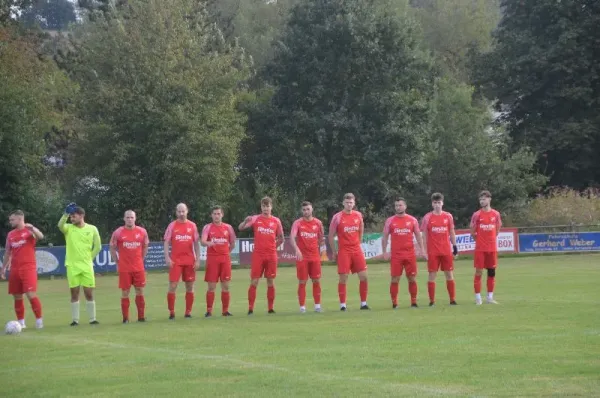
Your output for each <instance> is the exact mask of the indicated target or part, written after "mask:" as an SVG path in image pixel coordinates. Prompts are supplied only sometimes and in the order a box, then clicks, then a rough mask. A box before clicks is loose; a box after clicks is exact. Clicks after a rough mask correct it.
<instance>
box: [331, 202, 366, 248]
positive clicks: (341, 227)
mask: <svg viewBox="0 0 600 398" xmlns="http://www.w3.org/2000/svg"><path fill="white" fill-rule="evenodd" d="M362 223H363V217H362V214H361V213H360V212H358V211H355V210H352V212H351V213H345V212H343V211H340V212H339V213H336V214H335V215H334V216H333V219H332V220H331V225H330V226H329V230H330V231H332V230H333V231H335V232H336V233H337V237H338V250H340V251H342V250H343V251H346V252H355V251H358V250H362V249H361V247H360V244H361V241H360V239H361V232H362Z"/></svg>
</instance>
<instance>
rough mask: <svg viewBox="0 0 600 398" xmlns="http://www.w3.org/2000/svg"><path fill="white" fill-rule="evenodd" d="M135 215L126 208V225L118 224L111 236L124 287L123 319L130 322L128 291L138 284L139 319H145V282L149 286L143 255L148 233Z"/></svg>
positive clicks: (145, 249)
mask: <svg viewBox="0 0 600 398" xmlns="http://www.w3.org/2000/svg"><path fill="white" fill-rule="evenodd" d="M135 220H136V215H135V212H134V211H133V210H127V211H126V212H125V215H124V216H123V221H124V222H125V225H124V226H122V227H119V228H117V230H116V231H115V232H114V233H113V234H112V238H111V239H110V255H111V256H112V259H113V261H114V262H115V263H116V264H117V272H118V273H119V289H121V312H122V314H123V323H129V293H130V291H131V286H133V287H134V288H135V304H136V307H137V313H138V322H145V321H146V317H145V315H144V312H145V307H146V301H145V299H144V286H146V271H145V270H144V258H146V254H148V243H149V239H148V233H147V232H146V230H145V229H144V228H142V227H138V226H137V225H135Z"/></svg>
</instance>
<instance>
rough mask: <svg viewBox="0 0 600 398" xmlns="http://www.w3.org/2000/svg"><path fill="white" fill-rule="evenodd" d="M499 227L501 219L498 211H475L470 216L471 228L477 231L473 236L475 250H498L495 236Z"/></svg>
mask: <svg viewBox="0 0 600 398" xmlns="http://www.w3.org/2000/svg"><path fill="white" fill-rule="evenodd" d="M501 227H502V219H501V218H500V213H498V212H497V211H496V210H494V209H491V210H490V211H483V210H478V211H476V212H475V213H474V214H473V217H471V228H474V229H475V232H476V233H477V235H476V236H475V251H478V252H495V251H498V245H497V237H498V233H499V232H500V228H501Z"/></svg>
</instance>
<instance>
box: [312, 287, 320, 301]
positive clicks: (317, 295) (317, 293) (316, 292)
mask: <svg viewBox="0 0 600 398" xmlns="http://www.w3.org/2000/svg"><path fill="white" fill-rule="evenodd" d="M313 299H314V300H315V304H321V284H320V283H319V282H315V283H313Z"/></svg>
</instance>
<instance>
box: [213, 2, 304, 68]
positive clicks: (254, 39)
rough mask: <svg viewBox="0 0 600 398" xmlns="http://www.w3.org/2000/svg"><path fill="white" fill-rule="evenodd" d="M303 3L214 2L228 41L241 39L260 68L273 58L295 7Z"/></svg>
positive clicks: (215, 13) (214, 7)
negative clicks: (275, 44)
mask: <svg viewBox="0 0 600 398" xmlns="http://www.w3.org/2000/svg"><path fill="white" fill-rule="evenodd" d="M298 2H299V0H277V1H272V0H212V1H211V3H212V4H211V9H212V12H213V14H214V15H215V16H216V19H217V21H218V22H219V26H220V27H221V28H222V29H223V30H224V34H225V36H226V37H228V38H239V41H240V45H241V46H242V47H244V48H245V49H246V51H247V52H248V54H249V55H251V56H252V58H253V59H254V62H255V63H256V66H257V68H261V67H263V66H264V65H265V64H266V63H267V62H268V61H270V60H271V59H272V58H273V49H274V47H273V43H274V42H275V41H276V40H278V39H279V36H280V35H281V31H282V30H283V28H284V26H285V23H286V21H287V19H288V17H289V13H290V10H291V8H292V6H293V5H294V4H296V3H298Z"/></svg>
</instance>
